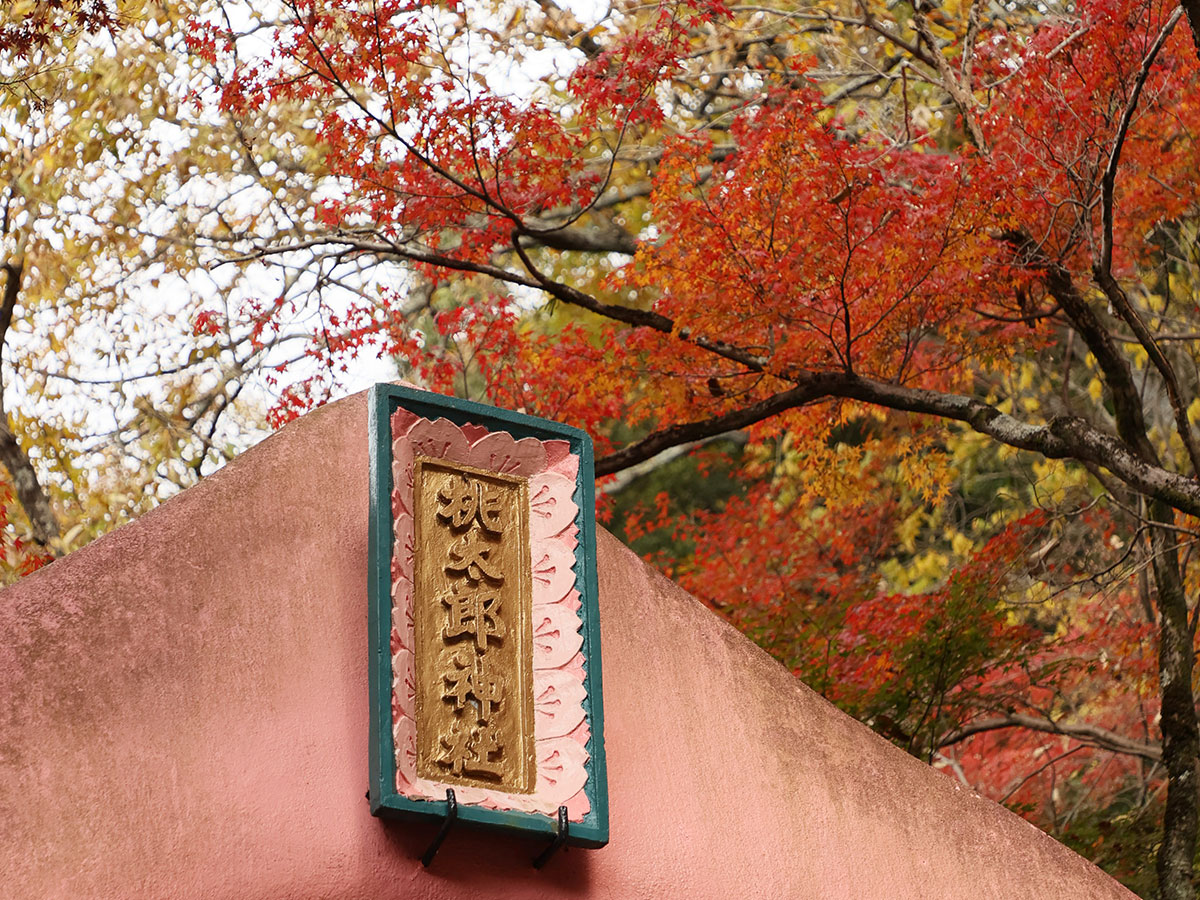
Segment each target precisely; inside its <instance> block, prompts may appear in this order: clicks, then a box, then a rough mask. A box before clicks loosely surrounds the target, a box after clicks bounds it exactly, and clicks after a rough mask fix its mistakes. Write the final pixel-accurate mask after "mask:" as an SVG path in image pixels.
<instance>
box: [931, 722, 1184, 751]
mask: <svg viewBox="0 0 1200 900" xmlns="http://www.w3.org/2000/svg"><path fill="white" fill-rule="evenodd" d="M1004 728H1028V729H1029V730H1031V731H1041V732H1045V733H1047V734H1061V735H1065V736H1066V737H1073V738H1075V739H1076V740H1079V741H1082V742H1083V743H1085V744H1090V745H1091V746H1093V747H1099V748H1100V749H1101V750H1108V751H1110V752H1112V753H1122V754H1125V755H1126V756H1137V757H1140V758H1141V759H1145V760H1148V761H1149V762H1161V761H1162V747H1161V746H1160V745H1158V744H1151V743H1147V742H1145V741H1136V740H1133V739H1132V738H1127V737H1124V736H1123V735H1119V734H1117V733H1116V732H1115V731H1109V730H1108V729H1107V728H1100V727H1099V726H1096V725H1086V724H1071V723H1068V722H1055V721H1052V720H1050V719H1041V718H1038V717H1037V716H1028V715H1024V714H1022V713H1013V714H1012V715H1008V716H1000V717H997V718H994V719H981V720H979V721H978V722H973V723H971V724H970V725H966V726H964V727H963V728H960V729H958V730H957V731H952V732H950V733H949V734H947V735H946V736H945V737H943V738H942V739H941V740H940V741H939V742H938V747H949V746H950V745H951V744H957V743H959V742H961V741H965V740H966V739H967V738H969V737H971V736H972V735H976V734H983V733H984V732H988V731H999V730H1001V729H1004Z"/></svg>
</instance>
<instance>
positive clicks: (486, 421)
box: [368, 384, 608, 847]
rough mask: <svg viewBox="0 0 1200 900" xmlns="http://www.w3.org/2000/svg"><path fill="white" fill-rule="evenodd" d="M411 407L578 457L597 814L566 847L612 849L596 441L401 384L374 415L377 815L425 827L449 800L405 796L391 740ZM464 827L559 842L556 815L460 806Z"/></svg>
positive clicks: (590, 778)
mask: <svg viewBox="0 0 1200 900" xmlns="http://www.w3.org/2000/svg"><path fill="white" fill-rule="evenodd" d="M400 408H404V409H406V410H408V411H409V412H412V413H414V414H416V415H418V416H421V417H423V418H427V419H431V420H432V419H437V418H445V419H449V420H450V421H451V422H453V423H454V424H455V425H459V426H462V425H465V424H467V423H471V424H475V425H481V426H484V427H486V428H489V429H490V430H493V431H506V432H508V433H509V434H510V435H512V436H513V437H514V438H515V439H517V440H520V439H521V438H526V437H532V438H538V439H540V440H565V441H567V442H568V443H569V444H570V445H571V452H572V453H575V454H576V455H578V457H579V474H578V475H577V476H576V481H575V495H574V498H573V499H574V501H575V503H576V504H577V505H578V507H579V512H578V514H577V515H576V518H575V525H576V527H578V529H579V546H578V548H577V549H576V551H575V555H576V559H575V589H576V590H577V591H579V594H580V598H581V606H580V609H579V616H580V618H581V619H582V621H583V628H582V633H583V648H582V652H583V654H584V666H585V681H584V685H585V687H586V689H587V697H586V698H585V700H584V716H585V717H586V720H587V722H588V723H589V726H590V730H591V737H590V738H589V739H588V743H587V748H586V749H587V751H588V762H587V764H586V766H585V769H586V771H587V782H586V784H585V785H584V792H585V793H586V794H587V797H588V800H589V802H590V804H591V809H590V811H589V812H588V814H587V815H586V816H585V817H584V820H583V821H582V822H571V823H570V827H569V829H568V837H567V843H569V844H573V845H575V846H580V847H603V846H604V845H605V844H607V843H608V773H607V768H606V765H605V758H604V702H603V688H602V685H601V671H600V616H599V611H598V609H597V584H596V514H595V510H596V498H595V493H596V489H595V476H594V474H593V473H594V465H593V457H592V441H591V438H590V437H589V436H588V435H587V433H586V432H584V431H580V430H579V429H578V428H572V427H570V426H568V425H562V424H559V423H557V422H551V421H549V420H547V419H539V418H536V417H534V416H527V415H523V414H521V413H515V412H510V411H508V410H503V409H496V408H494V407H491V406H485V405H483V404H481V403H472V402H471V401H468V400H459V399H457V398H455V397H443V396H441V395H439V394H431V393H427V392H424V391H418V390H414V389H411V388H406V387H401V386H399V385H392V384H377V385H376V386H375V387H374V388H372V390H371V397H370V415H369V424H368V430H369V432H370V441H371V447H370V449H371V453H370V459H371V462H370V465H371V472H370V492H371V497H370V522H369V537H368V540H369V551H368V565H369V567H370V574H369V579H368V594H369V598H368V600H369V603H368V631H369V643H370V704H371V732H370V778H371V782H370V785H371V786H370V792H369V794H368V796H369V799H370V802H371V813H372V814H373V815H376V816H388V817H399V818H409V819H426V820H431V821H439V820H443V819H445V818H446V815H447V807H448V804H447V802H446V801H444V800H443V801H440V802H439V801H432V800H416V799H410V798H408V797H404V796H402V795H401V794H399V793H397V791H396V754H395V746H394V743H393V738H392V658H391V652H390V636H391V620H392V617H391V604H392V598H391V582H392V576H391V565H392V545H393V537H394V535H393V522H392V500H391V496H392V430H391V418H392V414H393V413H395V412H396V410H398V409H400ZM457 819H458V821H460V822H469V823H473V824H476V825H481V826H485V827H491V828H498V829H503V830H507V831H517V832H525V833H529V834H533V835H541V836H545V837H554V836H556V835H557V833H558V823H557V819H556V818H555V817H554V816H552V815H540V814H537V813H524V812H516V811H513V810H499V809H486V808H484V807H480V806H470V805H466V804H461V803H460V804H458V815H457Z"/></svg>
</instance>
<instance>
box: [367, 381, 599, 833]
mask: <svg viewBox="0 0 1200 900" xmlns="http://www.w3.org/2000/svg"><path fill="white" fill-rule="evenodd" d="M369 429H370V433H371V497H370V520H369V526H370V535H369V540H370V558H369V565H370V569H371V574H370V579H369V585H370V597H369V607H368V610H369V631H370V654H371V656H370V661H371V668H370V682H369V683H370V704H371V715H370V724H371V735H370V772H369V775H370V790H369V791H368V797H369V800H370V805H371V812H372V813H374V814H375V815H378V816H392V817H399V818H423V819H428V820H435V821H436V820H444V819H446V818H447V817H448V816H449V815H450V814H451V809H453V810H454V813H453V815H454V817H455V820H456V821H458V822H463V823H467V824H473V825H480V826H485V827H490V828H493V829H501V830H507V831H518V832H527V833H530V834H535V835H544V836H550V837H554V838H555V839H556V841H557V839H562V840H565V841H566V842H567V843H571V844H575V845H578V846H585V847H600V846H603V845H604V844H605V843H607V841H608V790H607V776H606V771H605V759H604V717H603V712H604V706H603V689H602V685H601V669H600V627H599V625H600V623H599V616H598V610H597V604H596V599H597V597H596V550H595V516H594V508H595V493H594V482H593V478H594V476H593V468H592V447H591V441H590V439H589V438H588V436H587V434H586V433H584V432H582V431H579V430H578V429H575V428H571V427H569V426H566V425H562V424H560V423H556V422H551V421H548V420H545V419H538V418H534V417H532V416H527V415H524V414H520V413H516V412H511V411H508V410H501V409H495V408H492V407H488V406H483V405H481V404H478V403H471V402H468V401H464V400H458V399H456V398H451V397H442V396H439V395H436V394H430V393H426V392H423V391H418V390H415V389H412V388H408V387H404V386H398V385H377V386H376V387H375V388H374V389H373V390H372V392H371V401H370V424H369ZM555 846H557V843H556V844H555Z"/></svg>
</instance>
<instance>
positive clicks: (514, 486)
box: [413, 457, 536, 793]
mask: <svg viewBox="0 0 1200 900" xmlns="http://www.w3.org/2000/svg"><path fill="white" fill-rule="evenodd" d="M413 492H414V512H415V514H414V521H415V524H416V535H415V536H416V545H415V554H414V569H415V571H414V577H415V591H414V612H415V615H414V619H415V623H416V666H417V703H416V714H417V773H418V774H419V775H421V776H422V777H425V778H433V779H435V780H441V781H447V782H451V783H462V784H469V785H470V784H474V785H479V786H486V787H497V788H500V789H503V790H506V791H511V792H514V793H528V792H529V791H532V790H533V788H534V783H535V781H536V768H535V759H534V745H533V654H532V647H533V643H532V633H531V631H532V626H531V620H532V607H531V604H532V572H531V561H530V552H529V487H528V483H527V481H526V480H525V479H523V478H515V477H512V476H509V475H501V474H499V473H495V472H487V471H483V470H480V469H474V468H471V467H469V466H462V465H459V464H457V463H449V462H446V461H444V460H435V459H429V458H426V457H419V458H418V459H417V460H416V462H415V464H414V473H413Z"/></svg>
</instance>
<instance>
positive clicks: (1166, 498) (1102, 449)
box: [596, 372, 1200, 515]
mask: <svg viewBox="0 0 1200 900" xmlns="http://www.w3.org/2000/svg"><path fill="white" fill-rule="evenodd" d="M789 380H790V381H792V382H793V383H794V384H796V387H794V388H791V389H790V390H787V391H783V392H781V393H779V394H775V395H774V396H772V397H769V398H767V399H765V400H762V401H759V402H758V403H755V404H752V405H750V406H748V407H745V408H744V409H741V410H736V411H734V412H731V413H726V414H724V415H720V416H716V417H714V418H711V419H706V420H703V421H699V422H690V423H687V424H684V425H674V426H671V427H670V428H666V429H663V430H662V431H658V432H655V433H654V434H651V435H649V436H648V437H646V438H643V439H642V440H640V441H638V442H636V443H634V444H631V445H629V446H628V447H625V448H624V449H622V450H619V451H617V452H615V453H611V454H609V455H608V456H606V457H603V458H601V459H599V460H597V462H596V474H598V475H607V474H611V473H613V472H617V471H620V470H621V469H624V468H626V467H627V466H631V465H634V464H636V463H639V462H641V461H642V460H644V459H648V458H649V457H651V456H653V455H655V454H656V453H660V452H662V451H663V450H665V449H667V448H668V447H672V446H675V445H677V444H681V443H686V442H688V441H695V440H702V439H703V438H706V437H711V436H713V435H716V434H720V433H721V432H723V431H732V430H737V429H741V428H746V427H748V426H750V425H752V424H754V423H756V422H761V421H763V420H765V419H767V418H770V417H771V416H775V415H778V414H779V413H781V412H785V411H787V410H789V409H796V408H799V407H801V406H804V405H806V404H809V403H813V402H815V401H817V400H821V399H823V398H827V397H841V398H845V399H851V400H860V401H862V402H864V403H871V404H874V405H876V406H882V407H886V408H888V409H895V410H904V411H906V412H913V413H920V414H923V415H930V416H937V417H938V418H942V419H952V420H955V421H958V422H963V423H964V424H966V425H969V426H970V427H971V428H973V429H974V430H975V431H978V432H979V433H980V434H985V435H987V436H988V437H991V438H994V439H996V440H997V441H999V442H1000V443H1003V444H1007V445H1008V446H1010V447H1016V448H1018V449H1021V450H1029V451H1032V452H1034V453H1040V454H1041V455H1042V456H1045V457H1047V458H1049V459H1073V460H1076V461H1078V462H1081V463H1085V464H1087V463H1091V464H1093V465H1096V466H1101V467H1103V468H1105V469H1108V470H1109V471H1110V472H1112V473H1113V474H1114V475H1115V476H1116V477H1117V478H1119V479H1121V481H1123V482H1125V483H1126V484H1128V485H1129V486H1130V487H1132V488H1134V489H1135V490H1138V491H1140V492H1141V493H1143V494H1145V495H1147V496H1149V497H1154V498H1157V499H1159V500H1161V501H1163V502H1164V503H1167V504H1169V505H1170V506H1172V507H1174V508H1175V509H1178V510H1180V511H1182V512H1186V513H1189V514H1190V515H1200V482H1197V481H1195V480H1193V479H1191V478H1187V477H1185V476H1183V475H1180V474H1178V473H1177V472H1172V471H1169V470H1167V469H1164V468H1163V467H1162V466H1159V465H1156V464H1154V463H1152V462H1149V461H1147V460H1146V459H1145V458H1144V457H1143V456H1141V455H1140V454H1139V453H1137V452H1136V451H1135V450H1134V449H1133V448H1131V447H1129V445H1127V444H1126V443H1125V442H1123V441H1122V440H1120V439H1119V438H1117V437H1115V436H1113V435H1111V434H1108V433H1106V432H1104V431H1101V430H1100V429H1098V428H1096V427H1094V426H1093V425H1092V424H1090V423H1089V422H1087V421H1086V420H1085V419H1081V418H1078V417H1075V416H1056V417H1055V418H1053V419H1051V420H1050V421H1049V422H1047V423H1046V424H1045V425H1030V424H1028V423H1025V422H1022V421H1020V420H1018V419H1016V418H1014V417H1013V416H1010V415H1008V414H1007V413H1003V412H1001V411H1000V410H999V409H997V408H996V407H994V406H991V405H989V404H987V403H985V402H983V401H982V400H978V399H976V398H974V397H967V396H963V395H961V394H943V393H939V392H937V391H929V390H925V389H922V388H912V387H905V386H903V385H897V384H888V383H886V382H882V381H873V380H871V379H869V378H863V377H861V376H859V375H852V374H847V373H843V372H814V373H805V374H795V373H793V374H791V375H789Z"/></svg>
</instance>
